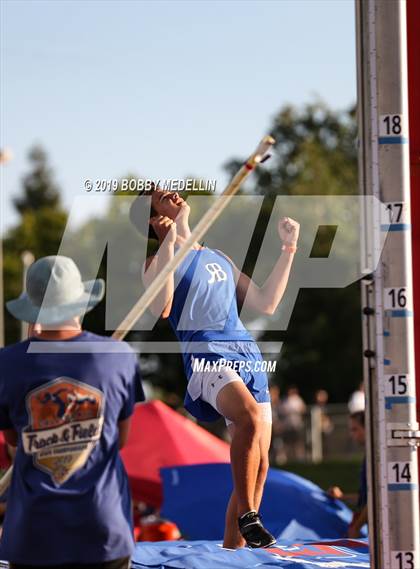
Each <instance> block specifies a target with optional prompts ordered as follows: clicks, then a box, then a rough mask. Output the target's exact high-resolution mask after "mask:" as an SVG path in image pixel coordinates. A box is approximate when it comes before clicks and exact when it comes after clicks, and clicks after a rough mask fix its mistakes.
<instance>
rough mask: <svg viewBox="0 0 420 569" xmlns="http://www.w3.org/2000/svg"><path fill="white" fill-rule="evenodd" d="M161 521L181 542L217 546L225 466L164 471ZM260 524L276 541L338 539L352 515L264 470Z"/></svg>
mask: <svg viewBox="0 0 420 569" xmlns="http://www.w3.org/2000/svg"><path fill="white" fill-rule="evenodd" d="M161 476H162V479H163V493H164V501H163V510H162V515H163V516H164V517H166V518H168V519H170V520H172V521H174V522H175V523H176V524H177V525H178V527H179V528H180V530H181V533H182V535H183V536H184V537H185V538H186V539H192V540H200V539H206V540H221V539H222V538H223V528H224V523H225V522H224V516H225V510H226V505H227V502H228V499H229V496H230V493H231V491H232V476H231V470H230V466H229V465H228V464H205V465H194V466H182V467H176V468H164V469H162V470H161ZM261 513H262V516H263V519H264V524H265V525H266V526H267V529H269V530H270V531H271V533H272V534H273V535H275V536H277V537H278V538H279V539H280V540H317V539H339V538H343V537H345V536H346V533H347V528H348V524H349V522H350V520H351V518H352V513H351V511H350V510H349V508H347V506H345V505H344V504H343V503H342V502H339V501H337V500H333V499H331V498H330V497H329V496H327V494H326V493H325V492H324V491H323V490H321V489H320V488H319V487H318V486H316V485H315V484H313V483H312V482H309V481H308V480H305V479H304V478H301V477H300V476H296V475H295V474H291V473H290V472H285V471H282V470H275V469H270V471H269V474H268V478H267V483H266V486H265V491H264V499H263V503H262V506H261Z"/></svg>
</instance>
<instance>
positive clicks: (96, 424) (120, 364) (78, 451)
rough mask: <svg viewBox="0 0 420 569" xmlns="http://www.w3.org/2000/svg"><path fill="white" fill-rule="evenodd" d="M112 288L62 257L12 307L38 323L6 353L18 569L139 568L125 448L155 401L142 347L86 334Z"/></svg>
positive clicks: (44, 263)
mask: <svg viewBox="0 0 420 569" xmlns="http://www.w3.org/2000/svg"><path fill="white" fill-rule="evenodd" d="M104 291H105V286H104V282H103V281H102V280H99V279H98V280H94V281H85V282H83V281H82V277H81V275H80V271H79V269H78V268H77V266H76V264H75V263H74V261H73V260H72V259H70V258H68V257H63V256H50V257H44V258H42V259H39V260H38V261H36V262H35V263H33V265H31V267H30V268H29V270H28V273H27V281H26V292H24V293H23V294H22V295H21V296H20V297H19V298H17V299H15V300H12V301H10V302H8V303H7V305H6V306H7V309H8V310H9V312H10V313H11V314H12V315H13V316H15V317H16V318H18V319H19V320H23V321H25V322H28V323H30V327H29V336H30V337H29V338H28V339H27V340H26V341H23V342H19V343H17V344H13V345H11V346H8V347H6V348H4V349H3V350H1V351H0V430H2V431H3V432H4V435H5V437H6V440H7V441H8V442H9V443H10V444H13V445H14V446H16V447H17V453H16V459H15V467H14V471H13V477H12V482H11V485H10V488H9V493H8V508H7V511H6V516H5V520H4V526H3V535H2V538H1V541H0V559H3V560H6V561H9V563H10V567H11V569H25V568H30V567H34V568H36V567H38V568H39V567H48V568H49V569H70V568H71V569H84V568H86V569H94V568H95V569H102V568H103V569H128V568H129V567H130V558H131V555H132V552H133V547H134V540H133V528H132V512H131V498H130V492H129V486H128V478H127V474H126V472H125V469H124V466H123V463H122V461H121V458H120V455H119V449H120V448H121V447H122V446H123V445H124V443H125V441H126V439H127V436H128V431H129V424H130V417H131V415H132V413H133V408H134V404H135V402H136V401H140V400H144V395H143V389H142V386H141V378H140V370H139V367H138V360H137V356H136V355H135V354H134V352H133V351H132V350H131V348H130V347H129V346H128V345H127V344H125V343H123V342H120V343H119V346H118V350H115V349H112V348H113V347H115V346H112V345H111V344H112V343H114V344H115V342H116V340H114V339H112V338H109V337H104V336H99V335H96V334H92V333H90V332H87V331H84V330H83V329H82V326H81V319H82V317H83V316H84V314H85V313H86V312H88V311H89V310H91V309H92V308H94V307H95V306H96V305H97V304H98V303H99V302H100V301H101V299H102V298H103V296H104ZM45 347H46V348H47V349H45Z"/></svg>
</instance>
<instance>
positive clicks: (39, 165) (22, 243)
mask: <svg viewBox="0 0 420 569" xmlns="http://www.w3.org/2000/svg"><path fill="white" fill-rule="evenodd" d="M29 161H30V164H31V169H30V171H29V172H28V174H27V175H25V177H24V178H23V183H22V190H23V191H22V195H20V196H19V197H18V198H16V199H15V200H14V205H15V207H16V209H17V211H18V212H19V213H20V220H19V223H18V224H17V225H16V226H15V227H13V228H12V229H10V230H9V232H8V233H7V235H6V237H5V239H4V242H3V248H4V257H3V278H4V283H5V285H4V296H5V300H6V301H7V300H10V299H11V298H16V297H17V296H19V294H20V293H21V292H22V288H23V282H22V277H23V265H22V259H21V256H22V254H23V253H24V252H25V251H30V252H31V253H32V254H33V255H34V256H35V258H39V257H43V256H45V255H54V254H56V253H57V251H58V249H59V246H60V242H61V237H62V234H63V231H64V228H65V225H66V220H67V214H66V213H65V211H64V210H63V209H62V207H61V199H60V189H59V187H58V186H57V184H56V183H55V181H54V178H53V174H52V171H51V170H50V168H49V166H48V160H47V155H46V152H45V151H44V150H43V149H42V148H41V147H40V146H35V147H33V148H32V149H31V150H30V152H29ZM5 325H6V326H5V327H6V342H7V343H10V342H15V341H17V340H19V339H20V338H19V333H20V327H19V326H20V325H19V322H17V321H16V320H15V319H14V318H12V317H11V316H10V315H9V314H8V313H7V312H6V314H5Z"/></svg>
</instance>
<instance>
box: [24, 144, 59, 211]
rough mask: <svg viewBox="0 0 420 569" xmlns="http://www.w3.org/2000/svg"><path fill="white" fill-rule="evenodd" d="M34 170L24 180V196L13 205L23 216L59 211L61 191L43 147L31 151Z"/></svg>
mask: <svg viewBox="0 0 420 569" xmlns="http://www.w3.org/2000/svg"><path fill="white" fill-rule="evenodd" d="M28 157H29V161H30V162H31V165H32V170H31V171H30V172H29V174H27V175H26V176H25V177H24V178H23V184H22V185H23V195H22V196H20V197H18V198H16V199H14V200H13V203H14V205H15V207H16V209H17V210H18V212H19V213H20V214H21V215H24V214H25V213H26V212H28V211H38V210H40V209H45V208H48V209H53V210H54V209H59V208H60V191H59V188H58V186H57V185H56V183H55V182H54V178H53V175H52V171H51V169H50V168H49V167H48V162H47V154H46V152H45V150H44V149H43V148H42V147H41V146H38V145H37V146H34V147H33V148H32V149H31V150H30V151H29V155H28Z"/></svg>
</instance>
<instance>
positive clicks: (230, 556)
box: [133, 540, 370, 569]
mask: <svg viewBox="0 0 420 569" xmlns="http://www.w3.org/2000/svg"><path fill="white" fill-rule="evenodd" d="M369 566H370V565H369V554H368V546H367V543H366V541H365V540H337V541H323V542H313V541H311V542H306V543H297V544H296V543H293V542H282V543H281V545H277V546H275V547H271V548H270V549H254V550H251V549H245V548H244V549H239V550H237V551H231V550H226V549H222V547H221V545H220V543H216V542H211V541H207V542H206V541H195V542H194V541H191V542H160V543H141V544H140V543H139V544H137V548H136V553H135V555H134V557H133V569H148V568H151V567H153V568H154V569H251V568H254V567H261V568H263V569H270V568H271V569H279V568H280V567H281V568H283V569H317V567H322V568H323V569H328V568H331V569H337V568H340V569H367V568H369Z"/></svg>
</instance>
